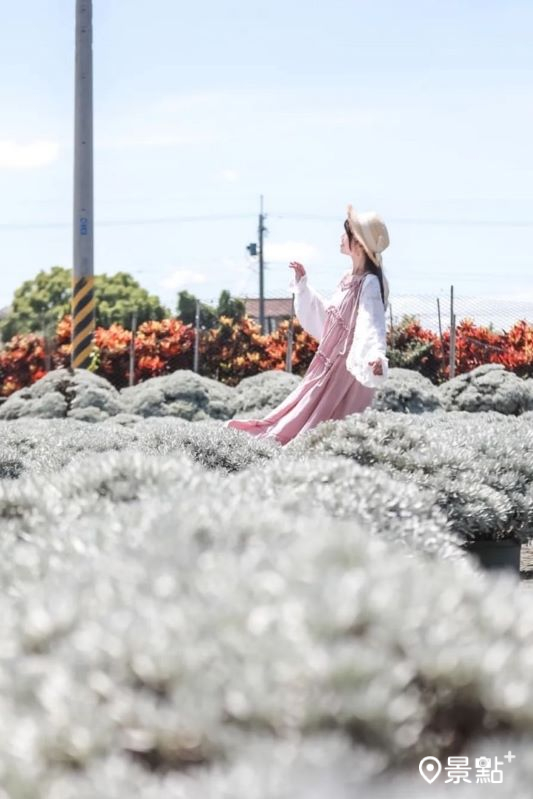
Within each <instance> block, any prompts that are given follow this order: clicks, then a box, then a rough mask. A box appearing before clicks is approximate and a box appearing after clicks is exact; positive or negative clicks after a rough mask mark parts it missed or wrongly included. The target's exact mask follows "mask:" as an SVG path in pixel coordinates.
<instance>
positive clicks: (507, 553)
mask: <svg viewBox="0 0 533 799" xmlns="http://www.w3.org/2000/svg"><path fill="white" fill-rule="evenodd" d="M465 549H466V550H467V551H468V552H471V553H472V554H473V555H475V556H476V557H477V558H479V561H480V563H481V565H482V566H484V567H485V569H512V571H513V572H515V573H516V574H517V575H519V574H520V551H521V549H522V544H521V542H520V541H516V540H514V539H512V538H502V539H500V540H495V541H489V540H487V541H484V540H480V541H468V542H467V543H466V544H465Z"/></svg>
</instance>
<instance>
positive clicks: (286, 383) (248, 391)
mask: <svg viewBox="0 0 533 799" xmlns="http://www.w3.org/2000/svg"><path fill="white" fill-rule="evenodd" d="M301 379H302V378H301V377H298V375H293V374H290V373H289V372H284V371H281V370H271V371H269V372H261V373H260V374H258V375H253V377H245V378H244V379H243V380H241V382H240V383H239V384H238V385H237V386H235V389H234V392H233V398H232V416H236V417H239V418H240V419H247V418H250V417H255V418H257V417H259V418H261V417H262V416H266V414H267V413H268V412H269V411H271V410H273V409H274V408H276V407H277V406H278V405H279V404H280V403H281V402H283V400H284V399H285V398H286V397H287V396H288V395H289V394H290V393H291V391H294V389H295V388H296V387H297V386H298V385H299V383H300V382H301Z"/></svg>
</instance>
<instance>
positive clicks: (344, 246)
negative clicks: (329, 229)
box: [340, 231, 361, 255]
mask: <svg viewBox="0 0 533 799" xmlns="http://www.w3.org/2000/svg"><path fill="white" fill-rule="evenodd" d="M360 247H361V245H360V244H359V242H358V241H357V240H356V239H353V241H352V248H351V249H350V240H349V238H348V234H347V233H346V231H344V233H343V234H342V236H341V247H340V250H341V252H342V253H343V254H344V255H352V254H355V253H356V252H357V250H358V249H359V248H360Z"/></svg>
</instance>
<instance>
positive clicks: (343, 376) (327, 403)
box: [224, 282, 376, 444]
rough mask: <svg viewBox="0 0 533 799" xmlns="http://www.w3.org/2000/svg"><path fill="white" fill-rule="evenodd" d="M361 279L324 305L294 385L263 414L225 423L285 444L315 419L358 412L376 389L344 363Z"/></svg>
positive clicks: (369, 400)
mask: <svg viewBox="0 0 533 799" xmlns="http://www.w3.org/2000/svg"><path fill="white" fill-rule="evenodd" d="M361 285H362V283H361V282H359V283H357V284H356V285H355V286H354V285H351V286H350V287H349V288H348V289H347V291H346V293H345V294H344V296H343V298H342V300H341V302H340V304H339V305H338V306H337V305H330V306H328V308H327V309H326V311H327V313H326V321H325V323H324V329H323V331H322V336H321V339H320V345H319V347H318V349H317V351H316V352H315V355H314V357H313V360H312V361H311V363H310V364H309V368H308V370H307V372H306V373H305V376H304V377H303V378H302V381H301V382H300V384H299V385H298V386H297V387H296V388H295V389H294V391H292V392H291V393H290V394H289V395H288V397H286V398H285V399H284V400H283V402H281V403H280V404H279V405H278V407H277V408H274V410H273V411H271V412H270V413H269V414H268V415H267V416H265V417H264V418H263V419H229V420H228V421H227V422H225V423H224V426H225V427H231V428H234V429H235V430H244V431H245V432H247V433H250V434H251V435H253V436H256V437H257V438H275V439H276V440H277V441H279V443H280V444H287V443H288V442H289V441H291V440H292V439H293V438H295V437H296V436H297V435H298V434H299V433H303V432H304V431H305V430H310V429H311V428H313V427H315V426H316V425H317V424H319V423H320V422H326V421H328V420H330V419H344V418H345V417H346V416H349V415H350V414H352V413H361V412H362V411H364V410H365V408H367V407H368V406H369V405H370V404H371V403H372V400H373V398H374V394H375V392H376V389H375V388H370V387H368V386H363V385H362V384H361V383H359V381H358V380H357V379H356V378H355V377H354V375H353V374H351V372H348V370H347V368H346V356H347V354H348V352H349V351H350V346H351V342H352V339H353V333H354V329H355V321H356V314H357V306H358V301H359V295H360V290H361Z"/></svg>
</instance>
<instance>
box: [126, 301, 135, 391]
mask: <svg viewBox="0 0 533 799" xmlns="http://www.w3.org/2000/svg"><path fill="white" fill-rule="evenodd" d="M136 327H137V309H136V308H135V309H134V310H133V313H132V315H131V339H130V375H129V381H128V382H129V384H130V386H132V385H133V384H134V382H135V329H136Z"/></svg>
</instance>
